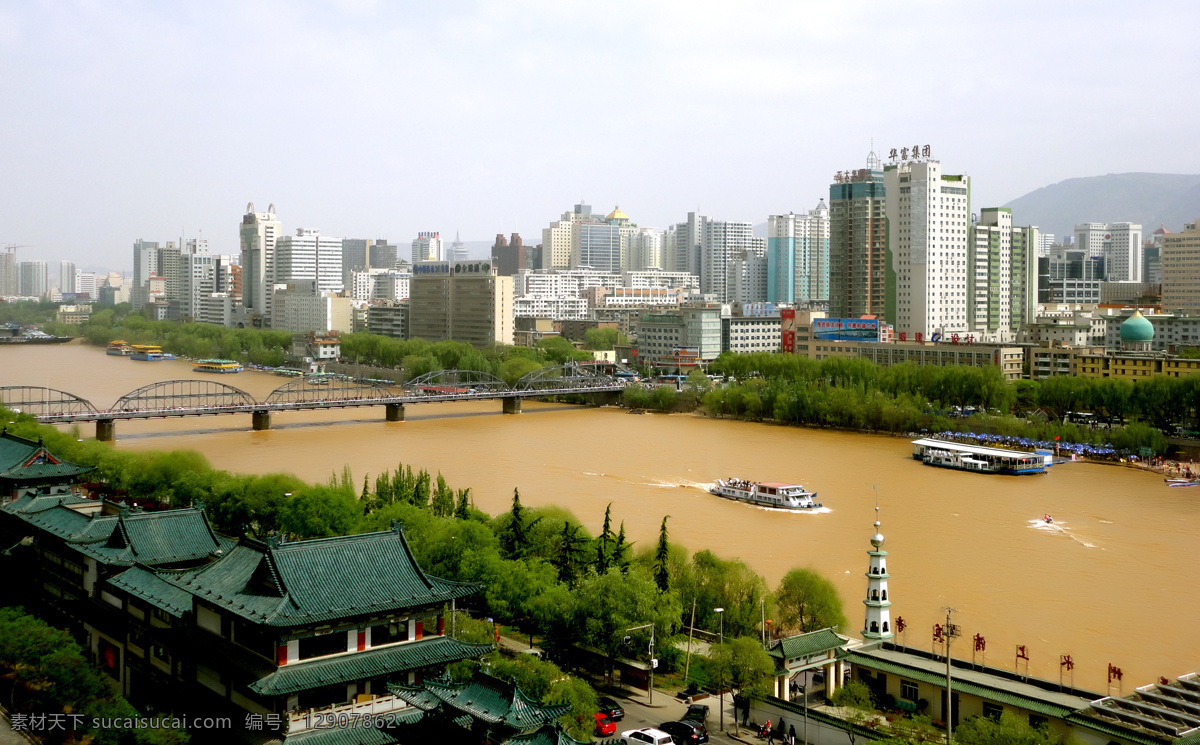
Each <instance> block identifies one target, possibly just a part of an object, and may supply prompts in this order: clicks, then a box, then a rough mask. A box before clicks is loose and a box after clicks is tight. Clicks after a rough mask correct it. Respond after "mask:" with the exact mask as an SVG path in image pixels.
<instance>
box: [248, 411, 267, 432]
mask: <svg viewBox="0 0 1200 745" xmlns="http://www.w3.org/2000/svg"><path fill="white" fill-rule="evenodd" d="M250 416H251V424H252V426H253V427H254V431H255V432H261V431H262V430H265V429H270V428H271V412H269V411H255V412H253V413H252V414H251V415H250Z"/></svg>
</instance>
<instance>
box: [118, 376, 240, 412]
mask: <svg viewBox="0 0 1200 745" xmlns="http://www.w3.org/2000/svg"><path fill="white" fill-rule="evenodd" d="M256 403H258V402H257V401H255V400H254V396H251V395H250V394H249V393H246V392H245V391H243V390H242V389H241V388H234V387H233V386H231V385H226V384H225V383H219V382H217V381H215V380H164V381H162V382H160V383H151V384H150V385H144V386H142V387H141V388H138V389H137V390H134V391H130V392H129V393H126V394H125V395H124V396H121V397H120V398H118V399H117V402H116V403H115V404H113V407H112V411H166V410H171V409H201V408H214V407H222V406H252V405H254V404H256Z"/></svg>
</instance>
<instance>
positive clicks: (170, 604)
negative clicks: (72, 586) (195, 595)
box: [108, 567, 192, 618]
mask: <svg viewBox="0 0 1200 745" xmlns="http://www.w3.org/2000/svg"><path fill="white" fill-rule="evenodd" d="M108 583H109V584H110V585H112V586H113V587H116V588H117V589H120V590H124V591H125V592H127V593H129V594H130V595H132V596H133V597H136V598H140V599H141V600H144V601H145V602H147V603H149V604H150V605H152V606H154V607H155V608H159V609H161V610H164V611H166V612H167V613H169V614H170V615H171V616H173V617H175V618H181V617H182V616H183V614H184V613H186V612H187V611H190V610H191V609H192V595H191V593H189V592H187V591H185V590H181V589H179V588H178V587H176V586H175V585H172V584H171V583H169V582H166V581H164V580H163V579H162V578H161V577H159V576H158V575H157V574H155V573H154V572H151V571H149V570H147V569H143V568H142V567H131V568H130V569H126V570H125V571H124V572H121V573H120V574H118V575H116V576H114V577H109V578H108Z"/></svg>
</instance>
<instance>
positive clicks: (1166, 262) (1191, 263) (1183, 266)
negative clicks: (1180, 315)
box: [1162, 220, 1200, 315]
mask: <svg viewBox="0 0 1200 745" xmlns="http://www.w3.org/2000/svg"><path fill="white" fill-rule="evenodd" d="M1162 304H1163V310H1166V311H1182V312H1186V313H1192V314H1196V315H1200V220H1194V221H1192V222H1190V223H1188V224H1187V225H1185V226H1184V228H1183V232H1181V233H1170V234H1167V235H1164V236H1163V241H1162Z"/></svg>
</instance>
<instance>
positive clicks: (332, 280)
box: [275, 228, 344, 294]
mask: <svg viewBox="0 0 1200 745" xmlns="http://www.w3.org/2000/svg"><path fill="white" fill-rule="evenodd" d="M305 279H315V280H317V292H318V293H322V292H329V293H333V294H337V293H339V292H341V291H342V288H343V286H344V285H343V284H342V239H341V238H333V237H331V236H327V235H321V231H319V230H313V229H310V228H300V229H298V230H297V231H296V234H295V235H284V236H280V237H279V240H278V241H276V243H275V281H276V283H284V282H288V283H294V282H295V281H297V280H305Z"/></svg>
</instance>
